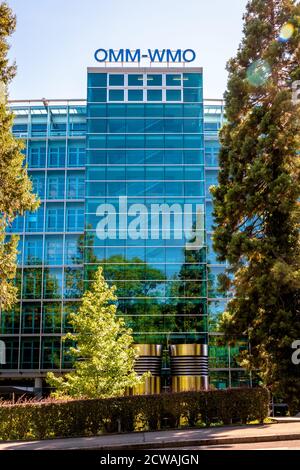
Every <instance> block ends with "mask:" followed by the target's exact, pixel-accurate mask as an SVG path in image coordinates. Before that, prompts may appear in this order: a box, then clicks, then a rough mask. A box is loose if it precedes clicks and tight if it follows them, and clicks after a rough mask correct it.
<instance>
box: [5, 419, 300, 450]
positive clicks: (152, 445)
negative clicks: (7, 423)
mask: <svg viewBox="0 0 300 470" xmlns="http://www.w3.org/2000/svg"><path fill="white" fill-rule="evenodd" d="M298 439H299V440H300V422H296V423H274V424H266V425H254V426H237V427H232V426H227V427H215V428H204V429H182V430H173V431H158V432H139V433H131V434H113V435H105V436H97V437H79V438H68V439H52V440H44V441H9V442H0V450H75V449H82V450H125V449H136V450H138V449H141V450H142V449H163V448H168V449H170V448H176V447H183V446H184V447H188V446H200V445H203V446H204V445H216V444H235V443H236V444H238V443H251V442H274V441H287V440H298Z"/></svg>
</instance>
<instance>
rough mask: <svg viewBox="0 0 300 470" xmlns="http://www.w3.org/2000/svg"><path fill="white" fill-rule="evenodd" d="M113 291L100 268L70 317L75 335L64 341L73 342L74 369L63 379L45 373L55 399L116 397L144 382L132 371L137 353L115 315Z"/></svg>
mask: <svg viewBox="0 0 300 470" xmlns="http://www.w3.org/2000/svg"><path fill="white" fill-rule="evenodd" d="M114 290H115V288H114V287H108V285H107V284H106V282H105V279H104V278H103V274H102V268H99V269H98V270H97V272H96V275H95V280H94V282H93V284H92V286H91V288H90V290H87V291H86V292H85V294H84V296H83V299H82V304H81V307H80V309H79V311H78V313H73V314H72V313H71V315H70V316H71V321H70V323H71V324H72V325H73V327H74V334H73V333H68V334H67V335H66V336H65V339H68V340H73V341H76V346H75V347H71V348H70V354H71V356H72V357H73V358H74V359H75V364H74V370H73V371H72V372H70V373H68V374H66V375H65V376H64V377H56V376H55V375H54V374H53V373H49V374H48V382H49V384H50V385H51V386H53V387H55V388H56V392H54V394H55V396H68V395H69V396H71V397H74V398H97V397H112V396H118V395H122V394H124V392H125V390H126V388H127V387H133V386H135V385H138V384H140V383H141V382H142V381H143V380H144V377H138V376H137V375H136V373H135V371H134V364H135V360H136V358H137V354H136V351H135V349H134V347H133V338H132V335H131V330H129V329H128V328H126V327H125V326H124V320H123V319H122V318H117V316H116V305H115V301H116V296H115V294H114Z"/></svg>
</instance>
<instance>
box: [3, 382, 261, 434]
mask: <svg viewBox="0 0 300 470" xmlns="http://www.w3.org/2000/svg"><path fill="white" fill-rule="evenodd" d="M268 411H269V393H268V391H267V390H266V389H263V388H254V389H250V388H249V389H246V388H244V389H229V390H210V391H200V392H183V393H173V394H161V395H150V396H145V395H144V396H126V397H119V398H107V399H96V400H70V401H48V402H47V401H46V402H27V403H21V404H16V405H12V404H5V402H2V403H1V404H0V439H1V440H21V439H46V438H54V437H75V436H95V435H98V434H101V433H111V432H118V430H119V426H121V430H122V431H123V432H131V431H144V430H158V429H163V428H165V427H171V428H176V427H179V426H181V425H185V426H189V427H195V426H209V425H211V424H213V423H218V424H223V425H226V424H230V423H232V422H234V423H241V424H246V423H248V422H250V421H256V420H258V421H259V422H260V423H262V422H263V420H264V419H265V418H266V417H267V416H268Z"/></svg>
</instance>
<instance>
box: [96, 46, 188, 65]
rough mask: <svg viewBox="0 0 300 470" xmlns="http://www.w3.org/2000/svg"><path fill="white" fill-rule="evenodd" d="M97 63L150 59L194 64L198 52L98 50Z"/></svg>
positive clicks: (180, 50) (177, 50) (151, 60)
mask: <svg viewBox="0 0 300 470" xmlns="http://www.w3.org/2000/svg"><path fill="white" fill-rule="evenodd" d="M94 57H95V60H96V61H97V62H141V59H142V58H144V59H149V60H150V62H159V63H162V62H174V63H176V62H177V63H181V62H188V63H190V62H193V61H194V60H195V59H196V52H195V51H194V50H193V49H185V50H183V49H176V50H175V51H173V50H171V49H161V50H159V49H153V50H152V49H148V50H147V52H144V53H142V52H141V49H135V50H134V51H132V50H130V49H118V50H114V49H97V50H96V52H95V55H94Z"/></svg>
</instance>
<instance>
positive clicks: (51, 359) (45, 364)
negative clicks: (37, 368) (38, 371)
mask: <svg viewBox="0 0 300 470" xmlns="http://www.w3.org/2000/svg"><path fill="white" fill-rule="evenodd" d="M41 365H42V368H44V369H58V368H59V367H60V340H59V338H48V339H47V338H43V345H42V364H41Z"/></svg>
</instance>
